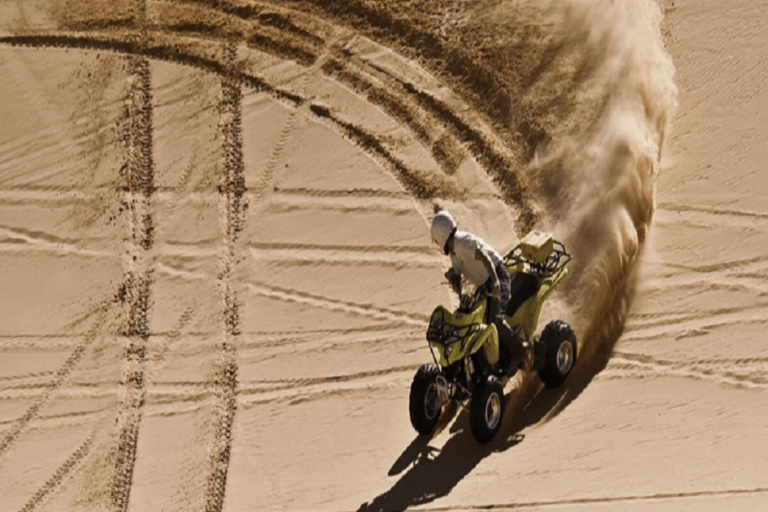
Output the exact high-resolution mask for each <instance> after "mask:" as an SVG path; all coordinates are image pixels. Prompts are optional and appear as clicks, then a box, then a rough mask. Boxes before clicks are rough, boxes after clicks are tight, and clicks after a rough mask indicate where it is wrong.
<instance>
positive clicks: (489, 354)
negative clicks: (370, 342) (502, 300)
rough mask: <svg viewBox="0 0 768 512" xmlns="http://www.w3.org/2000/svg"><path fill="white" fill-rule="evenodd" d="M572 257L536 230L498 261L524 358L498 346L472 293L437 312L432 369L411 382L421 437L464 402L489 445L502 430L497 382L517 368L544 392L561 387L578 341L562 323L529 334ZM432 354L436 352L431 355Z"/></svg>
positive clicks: (431, 332) (478, 295) (476, 432)
mask: <svg viewBox="0 0 768 512" xmlns="http://www.w3.org/2000/svg"><path fill="white" fill-rule="evenodd" d="M570 260H571V256H570V255H569V254H568V253H567V252H566V250H565V246H563V244H562V243H561V242H558V241H556V240H553V238H552V236H550V235H547V234H544V233H541V232H538V231H534V232H531V233H530V234H528V235H527V236H526V237H525V238H524V239H523V240H521V242H520V244H519V245H517V246H516V247H515V248H514V249H512V250H511V251H510V252H509V253H507V254H506V256H504V264H505V265H506V267H507V270H508V271H509V274H510V276H511V277H512V283H511V292H512V293H511V299H510V301H509V303H508V305H507V309H506V314H505V318H506V320H507V323H508V324H509V326H510V327H511V328H512V329H513V331H514V332H515V334H516V335H517V336H518V337H519V341H520V343H521V346H522V348H523V354H522V355H520V354H517V355H515V354H513V353H512V348H510V347H506V346H504V345H503V344H502V346H499V336H498V332H497V329H496V326H495V325H493V324H492V323H489V322H488V319H487V317H486V304H487V298H486V297H487V295H486V293H485V292H484V291H483V290H482V289H481V288H478V289H476V290H474V292H472V293H464V294H462V293H461V288H460V287H459V289H458V293H459V296H460V297H461V301H460V305H459V307H458V308H457V309H456V311H454V312H450V311H448V310H447V309H445V308H444V307H443V306H438V307H437V308H435V310H434V312H433V313H432V316H431V318H430V322H429V327H428V329H427V341H428V342H429V347H430V352H432V358H433V359H434V361H435V364H424V365H422V366H421V367H420V368H419V369H418V371H417V372H416V375H415V376H414V378H413V383H412V384H411V394H410V403H409V410H410V416H411V424H412V425H413V427H414V428H415V429H416V430H417V431H418V432H419V433H420V434H423V435H427V434H431V433H432V432H433V431H434V429H435V426H436V425H437V422H438V420H439V419H440V415H441V413H442V410H443V407H444V406H445V405H446V404H447V403H448V402H449V401H451V400H453V401H455V402H457V403H458V404H460V405H461V406H462V407H466V402H467V401H469V420H470V426H471V429H472V435H473V436H474V438H475V439H476V440H477V441H478V442H479V443H481V444H485V443H487V442H489V441H490V440H491V439H493V437H494V436H495V435H496V433H497V432H498V431H499V428H500V427H501V419H502V417H503V415H504V390H503V384H502V380H504V379H507V378H509V377H511V376H512V375H514V373H515V372H516V371H517V370H518V369H520V368H522V369H523V370H525V371H536V372H538V374H539V378H540V379H541V380H542V382H543V383H544V384H545V385H546V386H547V387H549V388H555V387H558V386H560V385H561V384H562V383H563V382H564V381H565V379H566V378H567V377H568V374H569V373H570V372H571V369H572V368H573V365H574V363H575V361H576V336H575V335H574V333H573V330H572V329H571V328H570V326H569V325H568V324H567V323H565V322H563V321H561V320H555V321H552V322H550V323H549V324H548V325H547V326H546V327H545V328H544V330H543V331H542V333H541V336H540V337H538V336H535V334H534V333H535V331H536V327H537V324H538V321H539V314H540V313H541V306H542V305H543V303H544V300H546V298H547V297H548V296H549V294H550V293H551V292H552V290H553V289H554V288H555V287H556V286H557V285H558V284H560V282H561V281H562V280H563V279H564V278H565V276H566V275H567V273H568V269H567V268H566V267H565V265H566V264H567V263H568V262H569V261H570ZM433 349H435V350H436V351H437V353H438V354H439V361H438V358H436V357H435V351H434V350H433Z"/></svg>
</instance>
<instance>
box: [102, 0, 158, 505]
mask: <svg viewBox="0 0 768 512" xmlns="http://www.w3.org/2000/svg"><path fill="white" fill-rule="evenodd" d="M131 16H132V19H133V21H134V23H135V25H136V27H138V30H137V31H136V32H135V33H133V34H131V36H130V38H129V41H131V42H132V44H133V45H134V47H136V48H139V49H142V48H144V47H145V43H146V40H147V33H146V29H145V27H146V16H147V4H146V0H134V2H133V3H132V4H131ZM138 53H141V52H138ZM126 82H127V91H126V100H125V107H124V113H123V116H124V119H123V120H122V122H123V124H124V126H122V127H121V128H122V133H121V141H122V143H123V146H124V150H125V163H124V164H123V167H122V168H121V169H120V178H121V180H122V183H123V190H124V194H123V210H124V212H125V213H126V217H127V219H126V230H127V233H126V235H127V238H128V241H129V243H128V244H127V250H126V252H125V254H124V255H123V272H124V279H123V284H122V290H121V299H122V302H123V307H124V315H125V316H124V324H123V325H122V327H121V329H120V331H121V332H120V334H121V335H122V337H123V338H124V339H125V344H126V345H125V349H124V362H125V368H124V370H123V382H122V385H123V390H122V400H121V403H120V410H119V411H118V415H117V420H116V434H115V435H116V439H115V445H114V446H113V447H112V448H111V452H110V461H111V462H112V468H111V470H112V474H111V475H110V483H109V505H110V506H111V508H112V510H115V511H118V512H123V511H125V510H127V509H128V503H129V499H130V493H131V486H132V482H133V471H134V467H135V464H136V448H137V444H138V437H139V429H140V426H141V419H142V414H143V407H144V398H145V393H146V389H145V371H146V368H145V367H146V359H147V357H146V351H147V342H148V340H149V336H150V330H149V309H150V305H151V303H150V301H151V296H150V294H151V284H152V276H151V273H152V262H151V253H150V252H151V250H152V247H153V242H154V220H153V215H152V196H153V194H154V192H155V181H154V161H153V136H154V134H153V126H152V123H153V108H152V79H151V65H150V61H149V59H147V58H146V57H144V56H141V55H130V56H129V57H128V59H127V78H126Z"/></svg>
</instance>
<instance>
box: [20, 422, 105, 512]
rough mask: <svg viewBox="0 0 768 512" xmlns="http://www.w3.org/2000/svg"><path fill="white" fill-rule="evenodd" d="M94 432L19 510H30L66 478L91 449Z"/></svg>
mask: <svg viewBox="0 0 768 512" xmlns="http://www.w3.org/2000/svg"><path fill="white" fill-rule="evenodd" d="M95 434H96V432H95V431H93V432H91V433H90V435H89V436H88V437H87V438H86V440H85V441H83V443H82V444H81V445H80V446H79V447H78V448H77V449H76V450H75V451H74V452H73V453H72V455H70V456H69V457H68V458H67V460H66V461H64V463H63V464H62V465H61V466H59V467H58V469H57V470H56V472H55V473H54V474H53V476H51V477H50V478H49V479H48V480H47V481H46V482H45V484H44V485H43V486H42V487H41V488H40V489H38V490H37V492H35V494H34V495H32V497H31V498H30V499H29V501H27V503H26V504H25V505H24V506H23V507H22V508H21V511H20V512H32V511H33V510H35V509H36V508H37V507H38V506H39V505H40V504H42V503H43V501H45V499H46V498H48V496H49V495H51V494H52V493H53V492H55V491H56V490H57V489H58V488H59V487H60V486H61V485H62V484H63V483H64V482H65V481H66V479H67V477H68V476H69V475H70V474H71V473H72V472H73V471H74V470H75V469H77V467H78V466H79V465H80V463H81V462H82V461H83V459H85V458H86V457H87V456H88V454H89V453H90V451H91V446H92V445H93V441H94V437H95Z"/></svg>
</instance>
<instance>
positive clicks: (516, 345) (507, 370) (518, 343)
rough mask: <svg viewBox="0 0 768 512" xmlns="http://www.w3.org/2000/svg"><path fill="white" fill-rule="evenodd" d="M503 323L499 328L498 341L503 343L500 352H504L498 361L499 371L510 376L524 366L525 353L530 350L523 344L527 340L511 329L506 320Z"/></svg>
mask: <svg viewBox="0 0 768 512" xmlns="http://www.w3.org/2000/svg"><path fill="white" fill-rule="evenodd" d="M504 324H505V325H504V326H503V327H504V328H501V329H499V342H500V344H501V345H503V349H502V352H504V354H505V357H503V358H501V359H500V361H499V363H500V365H499V366H500V368H499V373H500V374H502V375H504V376H507V377H512V376H513V375H514V374H515V373H517V370H518V369H519V368H521V367H524V366H525V360H526V358H527V356H526V354H527V353H528V352H530V351H529V350H528V349H527V347H526V346H525V345H526V343H527V342H526V341H525V340H523V339H522V337H521V336H520V334H519V333H517V332H516V331H512V329H511V328H510V327H509V325H507V324H506V322H504Z"/></svg>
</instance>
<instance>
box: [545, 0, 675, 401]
mask: <svg viewBox="0 0 768 512" xmlns="http://www.w3.org/2000/svg"><path fill="white" fill-rule="evenodd" d="M553 8H556V9H560V10H561V11H562V28H561V29H562V32H563V34H564V36H563V37H564V38H565V39H566V44H567V45H568V46H569V48H570V49H569V51H572V52H574V53H575V54H578V55H579V58H580V59H583V61H586V62H588V64H589V69H590V70H592V72H591V73H590V74H589V76H581V77H579V79H580V80H581V83H580V84H577V87H576V88H575V91H576V92H575V94H574V96H573V98H574V101H575V102H576V103H577V105H576V106H575V107H574V108H573V112H574V114H573V116H579V119H577V120H574V122H572V123H571V126H575V127H576V128H571V129H569V131H568V132H567V133H565V134H563V135H562V136H560V137H559V138H558V139H556V140H555V142H553V143H552V144H550V146H549V148H547V150H546V152H545V153H544V154H540V155H539V156H538V157H537V158H536V159H534V161H533V162H532V169H531V175H532V176H533V180H534V183H536V187H537V190H538V192H539V196H540V198H541V201H542V204H543V206H544V209H545V210H546V214H547V215H548V216H549V218H548V222H549V223H550V225H551V226H552V229H553V231H555V233H557V234H558V235H561V236H562V238H564V239H565V241H566V246H567V247H568V248H569V249H570V250H571V252H572V253H573V255H574V262H573V264H572V265H571V276H570V278H569V279H568V280H567V281H566V283H567V284H566V285H565V286H564V292H565V293H564V295H563V296H564V297H565V300H566V301H567V302H568V303H569V307H570V309H571V315H570V316H571V320H572V323H573V326H574V328H575V330H576V332H577V335H578V336H579V350H580V356H579V359H580V363H579V365H578V366H577V368H576V369H575V371H574V375H573V379H572V381H573V382H574V384H572V385H571V386H570V388H569V391H568V392H566V393H569V394H570V395H571V398H570V399H571V400H572V399H573V396H575V395H577V394H578V393H579V392H580V391H581V390H582V389H583V387H584V386H586V384H587V383H588V382H589V381H590V380H591V378H592V377H593V376H594V375H595V374H596V373H597V372H598V371H600V370H601V369H602V368H603V367H604V366H605V364H606V363H607V361H608V358H609V357H610V353H611V351H612V348H613V346H614V345H615V343H616V341H617V339H618V337H619V335H620V334H621V330H622V328H623V325H624V320H625V317H626V315H627V312H628V309H629V306H630V303H631V300H632V295H633V290H634V286H635V283H636V280H637V273H638V267H639V260H640V257H641V254H642V249H643V245H644V242H645V239H646V235H647V232H648V229H649V227H650V224H651V221H652V218H653V213H654V195H655V183H656V178H657V176H658V173H659V168H660V159H661V152H662V145H663V141H664V134H665V132H666V130H667V127H668V123H669V120H670V119H671V117H672V115H673V113H674V111H675V108H676V104H677V103H676V94H677V89H676V86H675V84H674V66H673V64H672V61H671V58H670V56H669V55H668V54H667V52H666V51H665V49H664V44H663V39H662V35H661V26H662V21H663V15H662V12H661V10H660V7H659V6H658V5H657V4H656V3H655V2H654V1H653V0H613V1H609V0H568V1H566V2H557V3H556V4H554V5H553ZM568 401H570V400H564V402H566V403H567V402H568ZM561 408H562V405H561V406H560V407H555V408H554V410H553V411H551V412H550V414H553V413H556V412H557V411H558V410H560V409H561Z"/></svg>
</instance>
